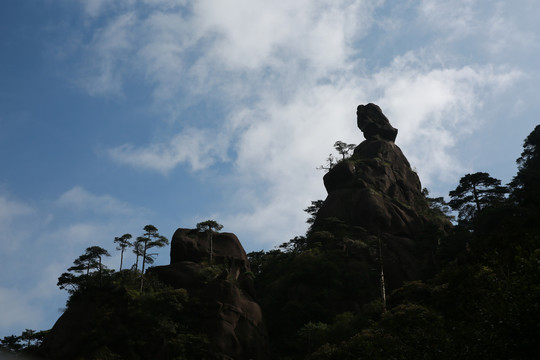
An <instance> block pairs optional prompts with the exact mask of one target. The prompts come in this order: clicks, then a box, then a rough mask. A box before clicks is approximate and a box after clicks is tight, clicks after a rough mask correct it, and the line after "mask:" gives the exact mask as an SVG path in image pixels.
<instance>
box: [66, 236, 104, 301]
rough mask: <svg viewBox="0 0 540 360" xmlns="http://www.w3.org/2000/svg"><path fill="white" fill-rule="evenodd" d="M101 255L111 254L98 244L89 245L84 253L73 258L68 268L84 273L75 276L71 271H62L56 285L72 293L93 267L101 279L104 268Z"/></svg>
mask: <svg viewBox="0 0 540 360" xmlns="http://www.w3.org/2000/svg"><path fill="white" fill-rule="evenodd" d="M103 256H111V255H110V254H109V252H108V251H107V250H105V249H104V248H102V247H100V246H90V247H88V248H86V251H85V252H84V254H82V255H80V256H79V257H78V258H77V259H75V260H74V261H73V266H71V267H70V268H68V271H71V272H74V273H78V274H83V273H84V272H86V274H84V275H80V276H76V275H74V274H73V273H71V272H65V273H62V274H61V275H60V277H59V278H58V283H57V284H56V285H57V286H58V287H59V288H60V289H66V290H67V292H68V293H70V294H73V293H74V292H75V291H76V290H77V289H78V288H79V287H80V286H81V284H83V283H85V281H86V280H87V279H88V278H89V276H90V271H91V270H93V269H95V270H97V271H98V272H99V279H100V281H101V276H102V272H103V269H104V268H106V267H105V265H103V264H102V261H101V260H102V257H103ZM68 287H69V288H68Z"/></svg>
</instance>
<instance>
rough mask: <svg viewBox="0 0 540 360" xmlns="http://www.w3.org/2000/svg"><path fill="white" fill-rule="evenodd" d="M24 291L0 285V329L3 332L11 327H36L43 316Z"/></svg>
mask: <svg viewBox="0 0 540 360" xmlns="http://www.w3.org/2000/svg"><path fill="white" fill-rule="evenodd" d="M31 300H32V299H29V298H28V296H27V294H26V293H25V292H22V291H19V290H16V289H9V288H4V287H0V304H1V306H0V319H2V321H0V331H1V332H3V333H5V332H6V331H9V330H11V328H13V327H21V328H22V327H26V328H34V329H36V328H38V327H37V326H35V325H37V324H39V323H40V321H41V320H42V318H43V314H41V312H40V310H39V309H38V308H36V306H34V304H33V303H32V301H31ZM32 326H33V327H32Z"/></svg>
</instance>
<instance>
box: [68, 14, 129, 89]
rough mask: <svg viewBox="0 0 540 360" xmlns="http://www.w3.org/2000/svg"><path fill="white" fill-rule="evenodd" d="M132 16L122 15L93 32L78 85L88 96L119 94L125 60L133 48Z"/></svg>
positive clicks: (126, 65)
mask: <svg viewBox="0 0 540 360" xmlns="http://www.w3.org/2000/svg"><path fill="white" fill-rule="evenodd" d="M134 25H135V15H134V14H133V13H123V14H122V15H120V16H118V17H116V18H114V19H113V20H111V21H110V22H109V23H107V25H106V26H105V27H103V28H99V29H96V30H95V32H94V36H93V38H92V41H91V43H90V44H89V45H88V47H87V52H86V54H85V57H87V58H86V59H85V60H84V62H83V63H84V64H85V66H86V68H85V69H84V70H83V75H82V77H81V78H80V79H79V80H78V83H79V85H80V86H81V87H82V88H84V89H86V91H87V92H88V93H89V94H90V95H104V94H107V95H110V94H121V93H122V86H123V80H124V79H123V76H124V75H125V72H126V70H127V69H126V67H129V66H131V65H130V62H129V61H128V59H126V58H125V56H126V55H127V54H129V53H130V51H131V46H132V45H133V43H132V42H133V37H134V35H135V34H134V32H133V26H134Z"/></svg>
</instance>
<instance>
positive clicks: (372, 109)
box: [356, 103, 398, 142]
mask: <svg viewBox="0 0 540 360" xmlns="http://www.w3.org/2000/svg"><path fill="white" fill-rule="evenodd" d="M356 122H357V125H358V128H359V129H360V130H361V131H362V132H363V133H364V137H365V138H366V140H372V139H380V140H386V141H392V142H394V141H395V140H396V136H397V132H398V131H397V129H395V128H393V127H392V125H390V121H388V119H387V118H386V116H384V114H383V112H382V110H381V108H380V107H379V106H377V105H375V104H371V103H369V104H367V105H358V107H357V109H356Z"/></svg>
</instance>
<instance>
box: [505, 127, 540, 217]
mask: <svg viewBox="0 0 540 360" xmlns="http://www.w3.org/2000/svg"><path fill="white" fill-rule="evenodd" d="M516 162H517V164H518V173H517V175H516V176H515V177H514V179H513V180H512V182H511V183H510V185H511V186H512V187H513V192H512V197H513V198H514V199H515V200H517V202H520V203H522V204H523V205H527V206H532V207H533V208H535V209H536V210H537V211H539V210H540V125H538V126H536V128H535V129H534V130H533V131H532V132H531V133H530V134H529V136H527V138H526V139H525V141H524V144H523V152H522V153H521V156H520V157H519V158H518V159H517V160H516Z"/></svg>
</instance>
